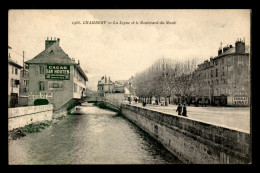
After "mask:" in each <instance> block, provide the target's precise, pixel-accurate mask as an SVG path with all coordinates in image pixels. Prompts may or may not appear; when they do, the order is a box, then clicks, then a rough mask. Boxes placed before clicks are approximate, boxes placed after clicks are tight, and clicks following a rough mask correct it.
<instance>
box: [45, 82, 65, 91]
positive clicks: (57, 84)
mask: <svg viewBox="0 0 260 173" xmlns="http://www.w3.org/2000/svg"><path fill="white" fill-rule="evenodd" d="M62 84H63V83H62V81H48V85H49V89H50V90H61V89H62V86H63V85H62Z"/></svg>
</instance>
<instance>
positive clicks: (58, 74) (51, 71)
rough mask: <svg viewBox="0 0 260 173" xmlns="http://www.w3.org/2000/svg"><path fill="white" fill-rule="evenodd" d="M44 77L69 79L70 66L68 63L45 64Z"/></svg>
mask: <svg viewBox="0 0 260 173" xmlns="http://www.w3.org/2000/svg"><path fill="white" fill-rule="evenodd" d="M45 79H58V80H69V79H70V66H69V65H47V69H46V74H45Z"/></svg>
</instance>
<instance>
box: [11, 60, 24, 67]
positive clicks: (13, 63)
mask: <svg viewBox="0 0 260 173" xmlns="http://www.w3.org/2000/svg"><path fill="white" fill-rule="evenodd" d="M8 63H9V64H11V65H13V66H15V67H17V68H23V67H22V66H20V65H19V64H18V63H17V62H15V61H14V60H12V59H11V58H8Z"/></svg>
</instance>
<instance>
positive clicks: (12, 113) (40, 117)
mask: <svg viewBox="0 0 260 173" xmlns="http://www.w3.org/2000/svg"><path fill="white" fill-rule="evenodd" d="M52 118H53V105H52V104H49V105H40V106H26V107H17V108H8V131H10V130H13V129H16V128H19V127H24V126H26V125H29V124H32V123H36V122H40V121H45V120H52Z"/></svg>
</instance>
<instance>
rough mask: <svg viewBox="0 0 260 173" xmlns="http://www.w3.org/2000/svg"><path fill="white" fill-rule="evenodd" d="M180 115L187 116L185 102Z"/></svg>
mask: <svg viewBox="0 0 260 173" xmlns="http://www.w3.org/2000/svg"><path fill="white" fill-rule="evenodd" d="M182 115H183V116H185V117H187V108H186V107H185V104H184V105H183V108H182Z"/></svg>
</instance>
